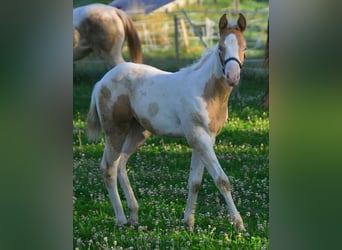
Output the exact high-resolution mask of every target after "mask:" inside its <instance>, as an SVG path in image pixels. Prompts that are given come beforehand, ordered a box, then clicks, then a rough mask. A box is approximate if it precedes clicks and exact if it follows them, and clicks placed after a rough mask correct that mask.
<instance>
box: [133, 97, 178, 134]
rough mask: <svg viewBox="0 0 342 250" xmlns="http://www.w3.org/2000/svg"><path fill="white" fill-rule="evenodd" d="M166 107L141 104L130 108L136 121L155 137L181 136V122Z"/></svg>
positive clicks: (154, 104)
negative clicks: (155, 135)
mask: <svg viewBox="0 0 342 250" xmlns="http://www.w3.org/2000/svg"><path fill="white" fill-rule="evenodd" d="M167 106H168V105H166V104H162V103H157V102H153V101H152V102H151V101H150V102H149V103H141V102H139V103H138V104H136V105H135V107H132V109H133V114H134V117H135V118H136V120H137V121H138V122H139V123H140V125H141V126H143V127H144V128H145V129H147V130H149V131H150V132H152V133H154V134H157V135H165V136H174V137H179V136H183V129H182V126H181V122H180V120H179V118H178V117H177V115H176V112H175V111H174V110H173V109H172V108H171V107H167Z"/></svg>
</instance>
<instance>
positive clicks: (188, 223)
mask: <svg viewBox="0 0 342 250" xmlns="http://www.w3.org/2000/svg"><path fill="white" fill-rule="evenodd" d="M182 223H184V224H185V227H186V229H187V230H188V231H190V232H192V231H194V224H195V221H194V220H186V219H183V220H182Z"/></svg>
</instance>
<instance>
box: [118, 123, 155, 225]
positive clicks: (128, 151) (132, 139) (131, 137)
mask: <svg viewBox="0 0 342 250" xmlns="http://www.w3.org/2000/svg"><path fill="white" fill-rule="evenodd" d="M150 135H151V133H150V132H148V131H147V130H145V129H144V128H143V127H141V126H140V125H139V124H138V123H137V122H136V121H133V122H132V124H131V128H130V131H129V132H128V134H127V136H126V138H125V142H124V144H123V146H122V149H121V155H120V163H119V169H118V173H119V176H118V177H119V182H120V185H121V187H122V189H123V191H124V194H125V197H126V200H127V206H128V209H129V211H130V219H129V223H130V224H132V225H134V224H137V223H138V209H139V205H138V202H137V200H136V198H135V196H134V192H133V189H132V187H131V184H130V182H129V179H128V176H127V171H126V164H127V161H128V159H129V157H130V156H131V155H132V154H133V153H134V152H135V151H136V150H137V149H138V148H139V147H140V146H141V145H142V144H143V143H144V142H145V141H146V139H147V138H148V137H149V136H150Z"/></svg>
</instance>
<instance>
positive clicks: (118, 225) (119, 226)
mask: <svg viewBox="0 0 342 250" xmlns="http://www.w3.org/2000/svg"><path fill="white" fill-rule="evenodd" d="M126 224H127V220H124V221H116V222H115V225H116V227H117V228H118V229H120V230H121V229H123V228H124V227H125V225H126Z"/></svg>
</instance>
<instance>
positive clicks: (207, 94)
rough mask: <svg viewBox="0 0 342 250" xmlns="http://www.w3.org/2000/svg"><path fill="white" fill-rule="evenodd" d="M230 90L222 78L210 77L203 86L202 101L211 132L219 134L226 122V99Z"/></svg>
mask: <svg viewBox="0 0 342 250" xmlns="http://www.w3.org/2000/svg"><path fill="white" fill-rule="evenodd" d="M231 91H232V88H231V87H230V86H228V85H227V83H226V82H225V80H224V78H221V79H220V80H217V79H216V78H215V77H214V76H212V77H211V78H210V79H209V80H208V83H207V84H206V86H205V89H204V92H203V95H202V97H203V99H204V101H205V102H206V104H207V106H206V110H207V112H208V116H209V119H210V123H209V129H210V131H211V132H213V133H215V134H218V133H220V131H221V129H222V127H223V125H224V123H225V122H226V120H227V113H228V98H229V96H230V93H231Z"/></svg>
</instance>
